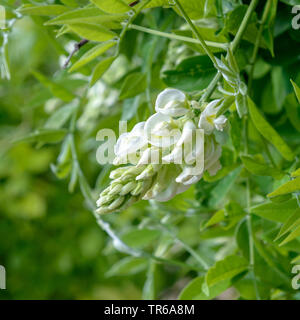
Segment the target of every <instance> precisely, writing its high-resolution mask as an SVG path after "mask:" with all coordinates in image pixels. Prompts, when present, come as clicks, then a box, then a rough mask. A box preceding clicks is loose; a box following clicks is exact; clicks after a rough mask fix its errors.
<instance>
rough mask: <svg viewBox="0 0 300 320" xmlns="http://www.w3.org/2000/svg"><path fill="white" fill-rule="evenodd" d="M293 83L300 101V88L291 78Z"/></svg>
mask: <svg viewBox="0 0 300 320" xmlns="http://www.w3.org/2000/svg"><path fill="white" fill-rule="evenodd" d="M291 83H292V85H293V87H294V91H295V94H296V97H297V99H298V102H299V103H300V88H299V87H298V86H297V84H296V83H295V82H294V81H293V80H292V79H291Z"/></svg>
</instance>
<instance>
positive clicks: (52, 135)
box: [14, 129, 67, 143]
mask: <svg viewBox="0 0 300 320" xmlns="http://www.w3.org/2000/svg"><path fill="white" fill-rule="evenodd" d="M66 133H67V130H65V129H38V130H36V131H35V132H32V133H30V134H28V135H27V136H25V137H22V138H19V139H17V140H15V141H14V142H15V143H19V142H41V143H57V142H60V141H61V140H62V139H63V138H64V136H65V135H66Z"/></svg>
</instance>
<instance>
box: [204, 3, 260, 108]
mask: <svg viewBox="0 0 300 320" xmlns="http://www.w3.org/2000/svg"><path fill="white" fill-rule="evenodd" d="M257 4H258V0H252V1H251V3H250V5H249V7H248V9H247V11H246V14H245V16H244V18H243V21H242V23H241V25H240V27H239V30H238V32H237V34H236V35H235V38H234V39H233V41H232V42H231V44H230V48H231V50H232V52H234V51H235V50H236V48H237V46H238V45H239V43H240V41H241V39H242V37H243V34H244V32H245V31H246V28H247V26H248V22H249V20H250V18H251V16H252V13H253V12H254V10H255V8H256V6H257ZM220 79H221V73H220V72H218V73H217V74H216V75H215V77H214V78H213V80H212V81H211V83H210V84H209V86H208V87H207V89H206V91H205V93H204V94H203V96H202V97H201V99H200V101H201V102H204V101H206V100H208V99H209V97H210V96H211V95H212V93H213V91H214V90H215V88H216V86H217V84H218V82H219V80H220Z"/></svg>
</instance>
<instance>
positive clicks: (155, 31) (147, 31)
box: [128, 24, 228, 50]
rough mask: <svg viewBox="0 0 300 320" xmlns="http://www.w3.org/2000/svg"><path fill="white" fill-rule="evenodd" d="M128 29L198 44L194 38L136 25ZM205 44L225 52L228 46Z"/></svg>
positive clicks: (218, 43) (210, 42) (223, 44)
mask: <svg viewBox="0 0 300 320" xmlns="http://www.w3.org/2000/svg"><path fill="white" fill-rule="evenodd" d="M128 28H129V29H134V30H138V31H142V32H146V33H150V34H153V35H156V36H159V37H164V38H168V39H173V40H180V41H185V42H190V43H195V44H200V41H199V40H198V39H195V38H190V37H185V36H180V35H177V34H173V33H167V32H162V31H158V30H153V29H150V28H145V27H142V26H138V25H135V24H130V25H129V27H128ZM205 43H206V44H207V45H208V46H209V47H215V48H220V49H224V50H226V49H227V48H228V45H227V44H226V43H221V42H213V41H205Z"/></svg>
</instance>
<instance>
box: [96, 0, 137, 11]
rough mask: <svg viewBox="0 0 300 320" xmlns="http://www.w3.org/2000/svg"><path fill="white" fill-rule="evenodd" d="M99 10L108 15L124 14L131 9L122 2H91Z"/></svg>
mask: <svg viewBox="0 0 300 320" xmlns="http://www.w3.org/2000/svg"><path fill="white" fill-rule="evenodd" d="M91 2H93V3H94V4H95V5H96V6H97V7H98V8H99V9H101V10H103V11H105V12H108V13H125V12H127V11H130V10H131V8H130V7H129V6H128V5H127V4H126V3H125V2H124V1H122V0H91Z"/></svg>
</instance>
